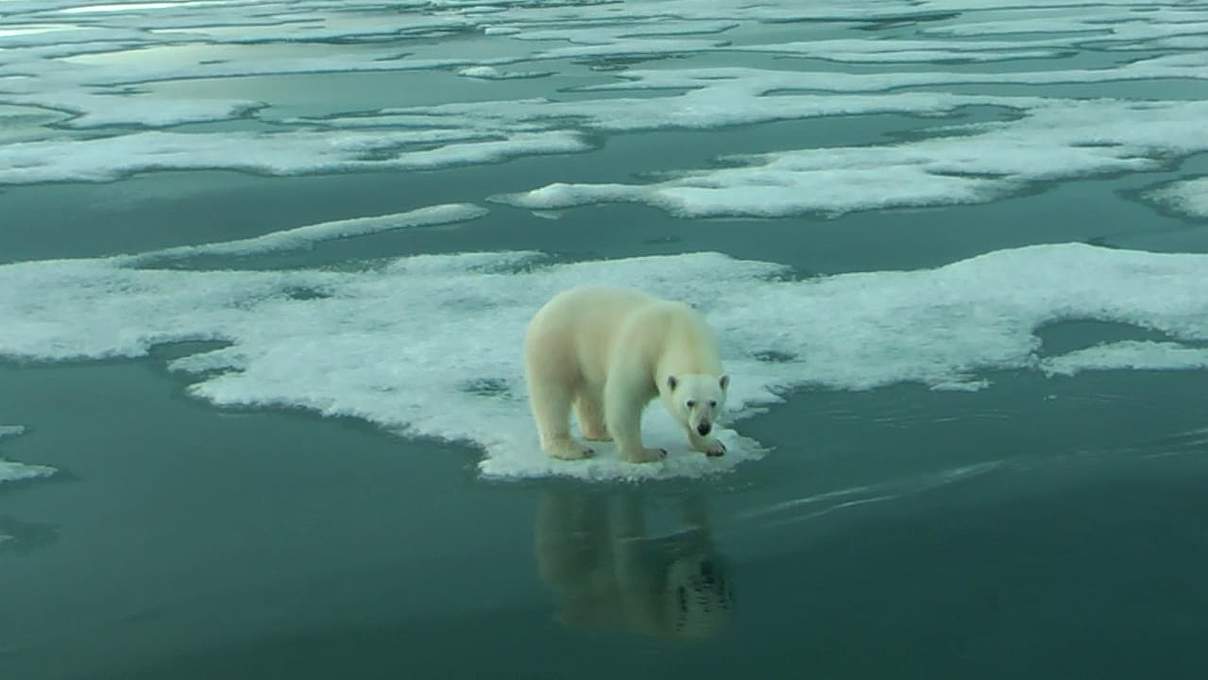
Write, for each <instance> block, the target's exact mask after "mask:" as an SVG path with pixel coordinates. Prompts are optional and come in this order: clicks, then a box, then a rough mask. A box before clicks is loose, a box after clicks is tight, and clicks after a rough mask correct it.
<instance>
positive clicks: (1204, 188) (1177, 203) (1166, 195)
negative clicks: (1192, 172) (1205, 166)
mask: <svg viewBox="0 0 1208 680" xmlns="http://www.w3.org/2000/svg"><path fill="white" fill-rule="evenodd" d="M1146 196H1147V197H1148V198H1149V199H1151V200H1154V201H1157V202H1158V203H1161V204H1162V205H1165V206H1166V207H1169V208H1171V209H1173V210H1175V211H1177V212H1180V213H1183V214H1185V215H1190V216H1192V217H1205V218H1208V177H1204V178H1199V179H1190V180H1184V181H1181V182H1173V183H1171V184H1169V185H1167V186H1165V187H1162V188H1160V189H1155V190H1153V191H1150V192H1149V193H1148V194H1146Z"/></svg>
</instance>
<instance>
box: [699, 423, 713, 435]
mask: <svg viewBox="0 0 1208 680" xmlns="http://www.w3.org/2000/svg"><path fill="white" fill-rule="evenodd" d="M710 429H711V428H710V426H709V423H701V424H700V425H697V426H696V431H697V432H699V433H700V435H701V436H702V437H703V436H705V435H707V434H709V430H710Z"/></svg>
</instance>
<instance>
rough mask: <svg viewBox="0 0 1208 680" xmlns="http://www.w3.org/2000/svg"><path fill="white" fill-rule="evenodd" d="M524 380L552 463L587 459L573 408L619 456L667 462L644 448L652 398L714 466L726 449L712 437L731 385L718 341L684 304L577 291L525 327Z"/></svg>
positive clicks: (630, 293) (612, 291) (617, 292)
mask: <svg viewBox="0 0 1208 680" xmlns="http://www.w3.org/2000/svg"><path fill="white" fill-rule="evenodd" d="M524 349H525V357H524V358H525V377H526V379H527V380H528V388H529V401H530V404H531V406H532V409H533V417H534V419H535V420H536V421H537V430H538V432H539V434H540V435H541V448H543V449H544V450H545V451H546V452H547V453H549V454H550V455H551V456H554V457H556V458H567V459H575V458H584V457H586V456H590V455H591V454H592V450H591V449H590V448H588V447H587V446H586V445H584V444H582V443H580V442H577V441H575V440H574V439H573V438H572V437H571V434H570V410H571V406H572V405H573V406H574V408H575V412H576V414H577V415H578V418H579V426H580V429H581V430H582V432H583V436H584V437H585V438H587V439H590V440H597V441H606V440H609V439H615V440H616V443H617V448H618V449H619V450H620V452H621V456H622V457H623V458H624V459H625V460H628V461H631V462H635V463H638V462H650V461H655V460H659V459H661V458H662V457H663V456H665V455H666V453H667V452H666V451H664V450H662V449H651V448H646V447H645V446H643V445H642V435H641V420H642V410H643V409H644V408H645V407H646V405H647V404H648V403H649V402H650V401H651V400H652V399H654V398H655V397H656V396H657V397H661V398H662V402H663V405H664V406H665V407H666V408H667V411H668V412H670V413H671V415H672V416H673V417H675V419H676V420H678V421H679V422H680V423H681V424H682V425H683V426H684V428H685V429H686V430H687V433H688V439H689V441H690V442H691V444H692V447H693V448H695V449H696V450H698V451H702V452H704V453H706V454H708V455H711V456H720V455H722V454H723V453H725V450H726V448H725V446H724V445H723V444H722V443H721V442H720V441H718V440H717V439H716V438H714V437H712V436H709V432H710V431H711V429H712V425H713V423H714V421H715V420H716V419H717V417H718V415H720V413H721V411H722V409H723V408H724V407H725V401H726V388H727V387H728V386H729V378H728V377H727V376H725V375H724V374H723V371H722V366H721V359H720V357H719V356H718V351H717V339H716V337H715V336H714V334H713V331H712V330H711V329H710V328H709V327H708V325H707V324H706V323H705V320H704V318H703V317H701V315H700V314H698V313H697V312H696V311H694V310H693V309H692V308H691V307H689V306H688V305H686V304H683V303H681V302H671V301H668V300H660V299H658V298H655V297H651V296H649V295H646V294H645V293H641V292H638V291H635V290H626V289H618V288H599V287H584V288H575V289H572V290H569V291H566V292H563V293H559V294H558V295H556V296H554V298H553V299H552V300H550V301H549V302H547V303H546V304H545V306H544V307H542V308H541V309H540V310H539V311H538V312H537V314H536V315H535V316H534V317H533V320H532V322H531V323H530V324H529V329H528V335H527V337H526V338H525V348H524Z"/></svg>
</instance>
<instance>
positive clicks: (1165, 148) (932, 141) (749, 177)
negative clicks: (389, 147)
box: [497, 100, 1208, 217]
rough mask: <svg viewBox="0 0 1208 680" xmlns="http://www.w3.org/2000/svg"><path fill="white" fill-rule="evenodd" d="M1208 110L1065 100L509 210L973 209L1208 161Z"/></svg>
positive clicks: (571, 187)
mask: <svg viewBox="0 0 1208 680" xmlns="http://www.w3.org/2000/svg"><path fill="white" fill-rule="evenodd" d="M1204 120H1208V104H1206V103H1204V102H1199V101H1186V102H1126V101H1115V100H1087V101H1077V102H1075V101H1057V102H1048V103H1046V104H1043V105H1038V106H1037V107H1036V108H1034V109H1032V110H1031V111H1029V113H1028V115H1027V116H1025V117H1024V118H1022V119H1019V120H1014V121H1008V122H999V123H985V124H977V125H970V126H963V127H953V128H949V129H950V131H951V132H953V133H958V132H961V133H965V134H951V135H950V136H943V137H933V138H928V139H924V140H921V141H917V142H906V143H901V144H894V145H883V146H862V147H842V148H825V149H803V150H799V151H781V152H776V153H770V154H763V155H759V156H747V157H735V158H730V159H727V160H729V161H730V163H729V165H730V166H731V167H721V168H714V169H710V170H699V171H691V172H684V173H681V174H680V175H679V176H676V177H674V178H672V179H668V180H664V181H661V182H655V183H652V184H603V185H593V184H567V183H556V184H551V185H548V186H545V187H542V188H540V189H536V190H533V191H530V192H527V193H522V194H514V195H510V196H501V197H498V199H497V200H501V201H504V202H507V203H511V204H513V205H517V206H522V207H526V208H532V209H546V210H548V209H561V208H568V207H572V206H576V205H583V204H587V203H596V202H612V201H629V202H638V203H647V204H650V205H653V206H657V207H660V208H664V209H666V210H668V211H670V212H672V213H674V214H676V215H681V216H686V217H713V216H729V215H739V216H756V217H777V216H784V215H793V214H798V213H807V212H824V213H842V212H847V211H852V210H871V209H880V208H893V207H904V206H922V205H944V204H956V203H975V202H981V201H988V200H991V199H994V198H998V197H1001V196H1003V195H1006V194H1008V193H1010V192H1014V191H1019V190H1020V189H1023V188H1025V187H1027V186H1029V185H1031V184H1033V183H1036V182H1040V181H1049V180H1059V179H1068V178H1072V177H1081V176H1088V175H1097V174H1104V173H1111V172H1122V171H1136V170H1153V169H1157V168H1160V167H1162V166H1163V165H1164V164H1165V163H1166V162H1168V160H1169V158H1171V157H1174V156H1186V155H1189V154H1192V153H1196V152H1202V151H1205V150H1208V126H1205V125H1204V124H1203V121H1204Z"/></svg>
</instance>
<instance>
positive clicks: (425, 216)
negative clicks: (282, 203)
mask: <svg viewBox="0 0 1208 680" xmlns="http://www.w3.org/2000/svg"><path fill="white" fill-rule="evenodd" d="M486 214H487V210H486V209H485V208H481V207H479V206H476V205H469V204H460V203H458V204H448V205H437V206H431V207H428V208H420V209H418V210H412V211H410V212H405V213H395V214H391V215H375V216H373V217H355V218H351V219H346V220H335V221H332V222H322V223H320V224H311V225H307V226H305V227H298V228H296V229H287V230H285V231H275V232H273V233H271V234H265V235H264V236H257V237H254V238H246V239H240V240H237V241H223V242H220V243H211V244H204V245H197V246H180V247H177V248H165V249H163V250H156V251H153V252H150V253H144V254H142V255H139V256H137V257H134V258H131V261H134V262H139V263H144V264H145V263H148V262H158V261H163V260H174V259H182V258H188V257H197V256H200V255H234V256H247V255H260V254H263V253H270V252H275V251H281V250H298V249H301V248H308V247H310V246H312V245H314V244H316V243H319V242H321V241H330V240H333V239H340V238H353V237H356V236H367V235H369V234H376V233H380V232H383V231H392V230H395V229H410V228H416V227H434V226H438V225H445V224H453V223H456V222H465V221H467V220H473V219H477V218H479V217H482V216H483V215H486Z"/></svg>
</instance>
